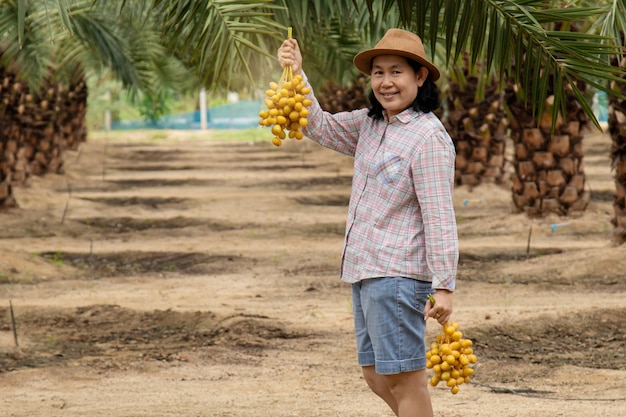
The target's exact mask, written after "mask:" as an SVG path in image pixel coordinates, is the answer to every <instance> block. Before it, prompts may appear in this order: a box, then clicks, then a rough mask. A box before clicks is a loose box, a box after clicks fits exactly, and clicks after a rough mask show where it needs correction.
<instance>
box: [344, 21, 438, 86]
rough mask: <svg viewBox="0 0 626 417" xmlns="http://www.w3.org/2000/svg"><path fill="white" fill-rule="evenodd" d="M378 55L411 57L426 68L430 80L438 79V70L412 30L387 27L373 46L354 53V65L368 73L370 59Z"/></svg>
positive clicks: (370, 66)
mask: <svg viewBox="0 0 626 417" xmlns="http://www.w3.org/2000/svg"><path fill="white" fill-rule="evenodd" d="M379 55H399V56H403V57H405V58H408V59H411V60H413V61H416V62H418V63H420V64H422V65H423V66H425V67H426V68H428V78H430V79H431V80H432V81H437V80H438V79H439V75H440V74H439V70H438V69H437V67H436V66H434V65H433V64H432V63H431V62H430V61H428V60H427V59H426V52H425V51H424V45H423V44H422V40H421V39H420V37H419V36H417V35H416V34H414V33H412V32H407V31H406V30H402V29H389V30H388V31H387V33H385V36H383V38H382V39H381V40H380V41H378V43H377V44H376V46H375V47H374V48H372V49H366V50H365V51H362V52H359V53H358V54H356V56H355V57H354V66H355V67H357V68H358V69H359V71H361V72H362V73H364V74H366V75H370V74H371V71H372V59H374V58H375V57H377V56H379Z"/></svg>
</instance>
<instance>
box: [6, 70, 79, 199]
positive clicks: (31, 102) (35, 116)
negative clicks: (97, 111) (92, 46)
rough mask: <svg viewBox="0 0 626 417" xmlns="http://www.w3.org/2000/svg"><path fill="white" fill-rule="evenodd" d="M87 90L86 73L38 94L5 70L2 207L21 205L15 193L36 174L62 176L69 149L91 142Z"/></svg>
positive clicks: (46, 87)
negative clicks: (66, 84) (87, 118)
mask: <svg viewBox="0 0 626 417" xmlns="http://www.w3.org/2000/svg"><path fill="white" fill-rule="evenodd" d="M86 111H87V88H86V84H85V80H84V77H83V76H82V72H80V71H78V72H76V73H75V74H74V75H73V77H72V78H71V81H70V84H69V87H68V86H65V85H63V84H59V83H53V82H47V83H46V85H45V86H44V88H43V89H42V91H41V92H40V93H39V94H33V93H32V92H30V91H29V89H28V86H27V85H26V83H25V82H22V81H20V80H18V79H17V78H15V75H14V73H12V72H11V71H10V70H9V69H7V68H0V208H2V207H14V206H16V202H15V199H14V197H13V193H12V189H13V187H14V186H20V185H24V184H26V183H27V182H28V179H29V178H30V176H31V175H43V174H45V173H48V172H51V173H62V172H63V157H62V153H63V150H65V149H76V148H77V147H78V145H79V144H80V143H81V142H83V141H85V140H86V136H87V131H86V127H85V121H86V120H85V117H86Z"/></svg>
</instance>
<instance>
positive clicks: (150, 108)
mask: <svg viewBox="0 0 626 417" xmlns="http://www.w3.org/2000/svg"><path fill="white" fill-rule="evenodd" d="M170 100H171V94H170V92H169V91H167V90H160V91H159V92H157V93H156V94H144V95H143V99H142V100H141V106H140V107H139V113H140V114H141V116H142V117H143V118H144V120H146V121H147V122H150V123H151V124H153V125H156V123H157V122H158V121H159V119H160V118H161V117H163V116H165V115H167V114H168V113H169V111H170V108H169V104H168V103H169V101H170Z"/></svg>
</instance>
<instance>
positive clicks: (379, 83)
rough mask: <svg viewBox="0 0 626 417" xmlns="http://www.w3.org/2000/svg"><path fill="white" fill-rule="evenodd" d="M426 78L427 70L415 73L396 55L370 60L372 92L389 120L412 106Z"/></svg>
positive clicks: (424, 68) (402, 58) (404, 60)
mask: <svg viewBox="0 0 626 417" xmlns="http://www.w3.org/2000/svg"><path fill="white" fill-rule="evenodd" d="M427 77H428V69H427V68H426V67H421V68H420V69H419V70H418V71H417V72H415V70H414V69H413V67H411V65H410V64H409V62H408V61H407V60H406V58H404V57H401V56H397V55H379V56H377V57H375V58H374V59H373V60H372V73H371V84H372V91H373V92H374V96H375V97H376V99H377V100H378V102H379V103H380V104H381V105H382V106H383V108H384V109H385V110H387V117H389V118H391V117H393V116H395V115H397V114H398V113H400V112H402V111H404V110H405V109H407V108H408V107H410V106H411V104H413V101H415V98H416V97H417V92H418V90H419V88H420V87H421V86H422V85H423V84H424V81H426V78H427Z"/></svg>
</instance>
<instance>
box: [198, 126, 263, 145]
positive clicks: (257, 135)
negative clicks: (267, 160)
mask: <svg viewBox="0 0 626 417" xmlns="http://www.w3.org/2000/svg"><path fill="white" fill-rule="evenodd" d="M272 136H273V135H272V132H271V130H270V129H263V128H261V127H253V128H251V129H230V130H214V131H212V132H211V135H210V137H211V140H214V141H233V142H241V141H246V142H260V141H268V142H269V141H271V140H272Z"/></svg>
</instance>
